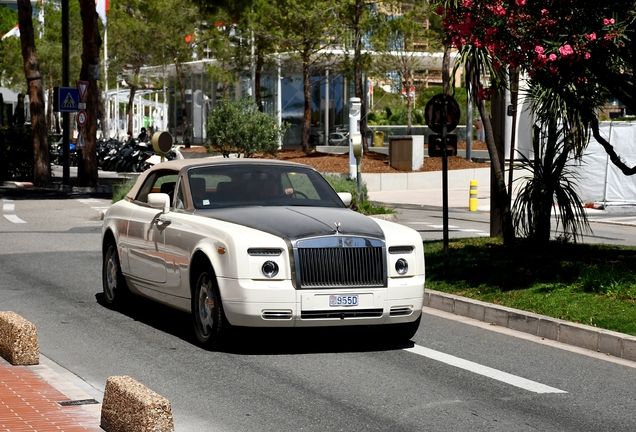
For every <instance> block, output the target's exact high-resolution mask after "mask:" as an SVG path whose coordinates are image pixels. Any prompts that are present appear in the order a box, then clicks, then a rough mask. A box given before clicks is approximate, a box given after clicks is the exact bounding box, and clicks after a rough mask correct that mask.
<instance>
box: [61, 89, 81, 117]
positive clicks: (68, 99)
mask: <svg viewBox="0 0 636 432" xmlns="http://www.w3.org/2000/svg"><path fill="white" fill-rule="evenodd" d="M78 103H79V91H78V90H77V89H76V88H75V87H58V88H57V100H56V103H55V108H57V110H56V111H60V112H75V111H77V104H78Z"/></svg>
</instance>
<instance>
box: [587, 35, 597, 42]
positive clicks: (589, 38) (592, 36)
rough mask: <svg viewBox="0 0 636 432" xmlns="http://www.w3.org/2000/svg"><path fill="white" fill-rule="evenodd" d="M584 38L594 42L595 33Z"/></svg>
mask: <svg viewBox="0 0 636 432" xmlns="http://www.w3.org/2000/svg"><path fill="white" fill-rule="evenodd" d="M585 37H586V38H587V40H591V41H593V40H596V33H590V34H587V35H585Z"/></svg>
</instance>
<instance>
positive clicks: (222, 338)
mask: <svg viewBox="0 0 636 432" xmlns="http://www.w3.org/2000/svg"><path fill="white" fill-rule="evenodd" d="M192 319H193V324H194V333H195V334H196V337H197V339H198V340H199V342H200V343H201V345H202V346H204V347H206V348H212V347H219V346H220V345H222V344H223V343H224V342H226V340H227V337H228V333H229V331H230V323H229V322H228V321H227V319H226V317H225V313H224V311H223V305H222V303H221V296H220V295H219V290H218V287H217V285H216V279H215V277H214V274H213V272H212V269H211V268H210V266H209V265H206V266H205V267H204V268H202V269H201V270H200V271H199V273H198V277H197V279H196V283H195V286H194V287H193V293H192Z"/></svg>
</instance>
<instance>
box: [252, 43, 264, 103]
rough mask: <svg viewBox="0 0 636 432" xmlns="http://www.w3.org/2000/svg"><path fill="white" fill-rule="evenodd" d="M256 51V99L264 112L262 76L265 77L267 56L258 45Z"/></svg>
mask: <svg viewBox="0 0 636 432" xmlns="http://www.w3.org/2000/svg"><path fill="white" fill-rule="evenodd" d="M256 47H257V52H256V73H255V74H254V93H255V94H254V101H255V102H256V106H257V107H258V110H259V111H260V112H263V98H262V97H261V78H262V77H263V65H265V56H264V55H263V49H262V48H260V47H259V46H258V45H257V46H256Z"/></svg>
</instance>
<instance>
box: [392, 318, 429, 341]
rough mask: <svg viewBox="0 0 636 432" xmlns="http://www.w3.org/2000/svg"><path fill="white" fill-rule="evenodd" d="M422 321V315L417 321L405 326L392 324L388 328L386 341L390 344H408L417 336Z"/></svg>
mask: <svg viewBox="0 0 636 432" xmlns="http://www.w3.org/2000/svg"><path fill="white" fill-rule="evenodd" d="M420 321H422V315H420V316H419V317H418V318H417V319H416V320H415V321H413V322H410V323H405V324H391V325H389V326H387V328H386V333H385V334H386V338H387V339H386V340H387V341H388V342H398V343H402V342H408V341H410V340H411V338H413V336H415V333H417V329H418V328H419V327H420Z"/></svg>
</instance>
